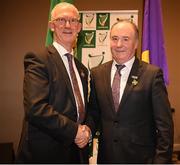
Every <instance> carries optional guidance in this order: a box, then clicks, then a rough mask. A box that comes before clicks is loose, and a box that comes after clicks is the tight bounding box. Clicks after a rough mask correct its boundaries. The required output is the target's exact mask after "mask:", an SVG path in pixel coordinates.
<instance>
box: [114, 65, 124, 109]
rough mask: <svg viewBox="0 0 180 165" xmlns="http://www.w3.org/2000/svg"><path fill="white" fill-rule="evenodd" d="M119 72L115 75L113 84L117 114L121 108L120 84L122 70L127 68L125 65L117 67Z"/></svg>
mask: <svg viewBox="0 0 180 165" xmlns="http://www.w3.org/2000/svg"><path fill="white" fill-rule="evenodd" d="M116 67H117V70H116V73H115V75H114V79H113V83H112V95H113V100H114V107H115V111H116V112H117V110H118V107H119V97H120V82H121V69H123V68H124V67H125V65H117V64H116Z"/></svg>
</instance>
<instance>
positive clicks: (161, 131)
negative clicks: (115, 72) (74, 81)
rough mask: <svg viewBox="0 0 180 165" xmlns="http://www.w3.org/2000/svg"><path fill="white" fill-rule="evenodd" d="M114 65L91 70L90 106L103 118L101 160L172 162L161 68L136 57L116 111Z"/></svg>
mask: <svg viewBox="0 0 180 165" xmlns="http://www.w3.org/2000/svg"><path fill="white" fill-rule="evenodd" d="M111 66H112V61H110V62H107V63H105V64H103V65H101V66H99V67H97V68H94V69H92V71H91V78H92V80H91V95H90V101H89V108H90V110H91V112H92V114H93V116H94V120H95V123H96V124H97V123H98V121H99V119H100V137H99V151H98V163H170V161H171V156H172V146H173V122H172V116H171V109H170V104H169V101H168V96H167V91H166V87H165V85H164V80H163V74H162V71H161V70H160V69H159V68H157V67H155V66H152V65H149V64H146V63H144V62H140V61H139V60H138V59H137V58H136V59H135V62H134V64H133V66H132V69H131V72H130V75H129V78H128V81H127V84H126V87H125V90H124V94H123V96H122V100H121V103H120V106H119V109H118V112H117V113H116V112H115V109H114V104H113V98H112V92H111ZM133 80H134V81H133ZM136 82H137V84H136ZM97 112H98V113H97ZM98 117H99V118H98Z"/></svg>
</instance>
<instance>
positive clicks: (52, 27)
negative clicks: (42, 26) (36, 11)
mask: <svg viewBox="0 0 180 165" xmlns="http://www.w3.org/2000/svg"><path fill="white" fill-rule="evenodd" d="M48 27H49V29H50V30H51V31H52V32H53V31H54V23H53V22H52V21H49V23H48Z"/></svg>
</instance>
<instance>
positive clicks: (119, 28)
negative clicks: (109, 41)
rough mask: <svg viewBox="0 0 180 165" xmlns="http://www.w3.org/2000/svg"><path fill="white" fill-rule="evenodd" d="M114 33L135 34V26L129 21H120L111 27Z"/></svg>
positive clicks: (112, 33)
mask: <svg viewBox="0 0 180 165" xmlns="http://www.w3.org/2000/svg"><path fill="white" fill-rule="evenodd" d="M112 35H123V36H135V31H134V28H133V26H132V25H131V24H129V23H124V22H123V23H118V24H116V25H115V26H114V27H113V28H112V29H111V36H112Z"/></svg>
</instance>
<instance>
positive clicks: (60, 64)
mask: <svg viewBox="0 0 180 165" xmlns="http://www.w3.org/2000/svg"><path fill="white" fill-rule="evenodd" d="M48 51H49V53H50V54H51V55H52V57H53V59H54V63H56V64H57V65H56V66H57V69H58V74H62V77H63V80H64V81H65V84H66V87H67V88H68V91H69V94H70V97H71V99H72V102H73V104H74V106H76V102H75V98H74V94H73V89H72V86H71V82H70V79H69V76H68V73H67V70H66V68H65V65H64V63H63V61H62V59H61V57H60V55H59V53H58V52H57V50H56V49H55V47H54V46H49V47H48Z"/></svg>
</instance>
